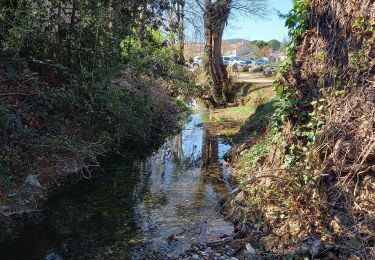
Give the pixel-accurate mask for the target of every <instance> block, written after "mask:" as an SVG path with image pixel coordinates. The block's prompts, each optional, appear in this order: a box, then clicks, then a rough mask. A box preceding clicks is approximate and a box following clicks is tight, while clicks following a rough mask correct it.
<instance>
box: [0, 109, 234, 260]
mask: <svg viewBox="0 0 375 260" xmlns="http://www.w3.org/2000/svg"><path fill="white" fill-rule="evenodd" d="M204 116H205V117H209V112H207V111H196V112H194V113H192V114H191V115H190V116H189V117H188V119H187V120H186V122H185V123H184V126H183V130H182V131H181V132H180V133H179V134H177V135H175V136H172V137H170V138H167V140H166V141H165V143H164V144H163V145H162V146H161V147H160V148H159V149H158V150H157V151H155V152H154V153H153V154H152V155H150V156H148V157H147V158H146V159H135V160H129V159H124V158H123V157H116V158H111V159H110V160H109V162H106V163H103V165H102V166H103V169H104V174H101V175H100V176H99V177H96V178H94V179H92V180H85V179H84V180H81V181H80V182H78V183H77V184H72V185H69V186H68V187H66V188H64V189H63V190H61V191H59V192H58V193H56V194H55V195H54V196H53V197H51V198H50V199H49V201H48V203H47V207H46V218H45V220H44V221H43V223H41V224H39V225H36V226H32V227H28V228H27V229H26V231H25V232H24V233H22V234H21V235H20V236H19V237H18V238H16V239H15V240H12V241H7V242H6V243H5V244H3V245H2V246H1V247H0V259H17V260H18V259H48V260H52V259H170V258H175V257H177V256H178V255H179V254H181V253H183V252H184V251H185V250H187V249H189V248H190V246H191V244H192V243H204V242H207V241H210V240H215V239H217V238H218V237H220V236H223V235H231V234H232V233H233V226H232V224H231V223H229V222H226V221H225V220H224V218H223V216H222V215H221V214H220V203H219V200H220V198H221V197H223V196H225V195H226V194H227V193H228V189H229V187H228V186H227V185H225V184H223V183H222V182H213V181H212V178H210V177H209V175H210V174H217V176H218V177H219V178H224V179H225V178H226V177H227V175H228V174H229V173H228V170H227V169H226V168H225V163H224V160H223V156H224V154H225V153H226V152H227V151H228V150H229V149H230V146H229V145H228V144H227V143H225V141H224V140H222V139H220V138H216V137H214V138H213V137H210V136H209V135H208V134H207V131H206V129H205V126H204V124H203V122H202V118H203V117H204Z"/></svg>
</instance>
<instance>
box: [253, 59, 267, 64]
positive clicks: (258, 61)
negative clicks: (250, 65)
mask: <svg viewBox="0 0 375 260" xmlns="http://www.w3.org/2000/svg"><path fill="white" fill-rule="evenodd" d="M255 63H256V64H257V65H266V64H270V61H268V60H263V59H261V60H256V61H255Z"/></svg>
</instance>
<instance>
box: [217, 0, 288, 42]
mask: <svg viewBox="0 0 375 260" xmlns="http://www.w3.org/2000/svg"><path fill="white" fill-rule="evenodd" d="M269 3H270V6H271V9H273V10H274V11H273V12H272V13H271V15H270V17H269V18H268V19H266V20H256V19H254V18H251V17H246V16H244V15H241V16H240V15H238V16H237V17H234V18H233V20H232V21H231V22H230V23H229V26H228V27H227V28H226V29H225V31H224V39H233V38H241V39H246V40H265V41H269V40H272V39H277V40H279V41H282V40H283V38H286V37H287V36H288V30H287V28H286V27H285V21H284V20H283V19H280V18H279V17H278V16H277V13H276V10H278V11H280V12H281V13H283V14H286V13H288V12H289V11H290V10H291V9H292V7H293V1H292V0H269Z"/></svg>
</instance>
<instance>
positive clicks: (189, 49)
mask: <svg viewBox="0 0 375 260" xmlns="http://www.w3.org/2000/svg"><path fill="white" fill-rule="evenodd" d="M204 48H205V45H204V43H187V44H185V57H186V58H187V59H191V58H194V57H197V56H202V55H203V53H204ZM221 51H222V55H223V56H240V57H243V58H245V59H250V58H256V55H255V53H254V47H253V45H252V44H251V42H250V41H248V40H244V39H230V40H224V41H223V42H222V47H221Z"/></svg>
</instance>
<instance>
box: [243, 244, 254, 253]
mask: <svg viewBox="0 0 375 260" xmlns="http://www.w3.org/2000/svg"><path fill="white" fill-rule="evenodd" d="M245 247H246V251H247V253H248V254H255V249H254V248H253V247H252V246H251V245H250V243H247V244H246V245H245Z"/></svg>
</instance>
